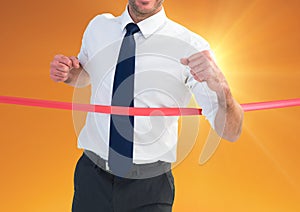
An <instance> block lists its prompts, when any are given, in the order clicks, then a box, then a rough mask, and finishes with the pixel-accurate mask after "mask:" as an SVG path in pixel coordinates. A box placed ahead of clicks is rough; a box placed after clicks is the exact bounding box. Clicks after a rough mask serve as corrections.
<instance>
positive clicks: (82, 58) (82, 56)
mask: <svg viewBox="0 0 300 212" xmlns="http://www.w3.org/2000/svg"><path fill="white" fill-rule="evenodd" d="M87 32H88V27H87V29H86V30H85V32H84V34H83V37H82V40H81V48H80V51H79V53H78V55H77V57H78V60H79V62H80V64H81V65H82V66H83V67H84V66H85V64H86V63H87V61H88V52H87V44H86V37H87V34H88V33H87Z"/></svg>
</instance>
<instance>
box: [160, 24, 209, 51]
mask: <svg viewBox="0 0 300 212" xmlns="http://www.w3.org/2000/svg"><path fill="white" fill-rule="evenodd" d="M166 30H168V31H172V34H173V36H175V37H177V38H179V39H181V40H183V41H184V42H186V43H188V44H190V45H191V46H193V47H194V48H196V49H198V50H199V51H202V50H208V49H210V46H209V43H208V41H207V40H206V39H205V38H203V37H202V36H201V35H199V34H197V33H195V32H193V31H192V30H190V29H188V28H186V27H185V26H183V25H181V24H179V23H177V22H175V21H173V20H171V19H168V20H167V24H166Z"/></svg>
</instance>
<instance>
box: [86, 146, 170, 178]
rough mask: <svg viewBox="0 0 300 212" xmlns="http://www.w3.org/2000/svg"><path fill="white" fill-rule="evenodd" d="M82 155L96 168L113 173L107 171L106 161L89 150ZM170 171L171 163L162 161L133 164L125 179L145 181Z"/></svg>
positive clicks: (108, 170) (109, 171)
mask: <svg viewBox="0 0 300 212" xmlns="http://www.w3.org/2000/svg"><path fill="white" fill-rule="evenodd" d="M84 154H85V155H86V156H87V157H88V158H89V159H90V160H91V161H92V162H93V163H94V164H96V165H97V166H98V167H100V168H101V169H103V170H104V171H106V172H108V173H110V174H112V175H113V172H112V171H111V170H110V169H109V166H108V161H107V160H104V159H103V158H101V157H100V156H98V155H97V154H95V153H94V152H92V151H89V150H84ZM170 170H171V163H167V162H164V161H157V162H154V163H146V164H133V165H132V168H131V169H130V170H129V171H128V174H127V175H126V177H125V178H131V179H145V178H150V177H156V176H158V175H162V174H164V173H166V172H169V171H170Z"/></svg>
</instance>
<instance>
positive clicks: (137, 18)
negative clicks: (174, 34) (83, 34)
mask: <svg viewBox="0 0 300 212" xmlns="http://www.w3.org/2000/svg"><path fill="white" fill-rule="evenodd" d="M161 10H162V6H160V7H159V8H157V9H156V10H154V11H153V12H151V13H140V12H138V11H136V10H134V9H133V8H131V7H130V6H129V7H128V12H129V15H130V17H131V18H132V20H133V21H134V23H138V22H141V21H143V20H145V19H147V18H149V17H151V16H153V15H155V14H156V13H158V12H159V11H161Z"/></svg>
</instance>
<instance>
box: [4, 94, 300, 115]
mask: <svg viewBox="0 0 300 212" xmlns="http://www.w3.org/2000/svg"><path fill="white" fill-rule="evenodd" d="M0 103H2V104H13V105H23V106H32V107H42V108H51V109H62V110H75V111H84V112H95V113H104V114H114V115H127V116H128V115H129V116H192V115H201V114H202V110H201V109H199V108H137V107H134V108H130V107H118V106H105V105H92V104H80V103H72V102H58V101H50V100H39V99H29V98H21V97H10V96H0ZM241 106H242V108H243V110H244V111H245V112H247V111H254V110H267V109H276V108H285V107H297V106H300V98H297V99H289V100H279V101H270V102H257V103H248V104H241Z"/></svg>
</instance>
